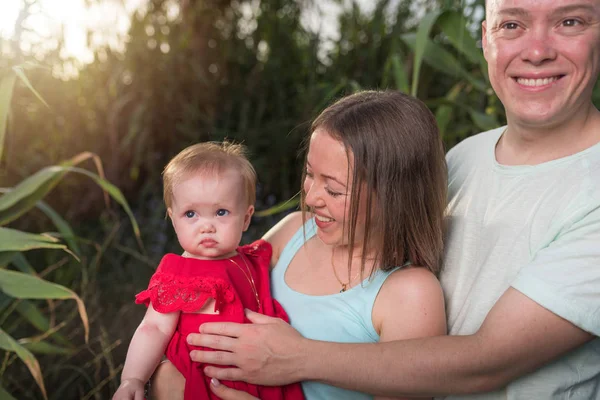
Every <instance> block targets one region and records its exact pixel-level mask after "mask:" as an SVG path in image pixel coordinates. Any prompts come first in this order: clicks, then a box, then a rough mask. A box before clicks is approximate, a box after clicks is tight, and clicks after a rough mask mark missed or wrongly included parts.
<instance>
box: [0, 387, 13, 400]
mask: <svg viewBox="0 0 600 400" xmlns="http://www.w3.org/2000/svg"><path fill="white" fill-rule="evenodd" d="M0 399H1V400H17V399H15V398H14V397H12V396H11V395H10V393H8V392H7V391H6V390H5V389H4V388H3V387H2V386H0Z"/></svg>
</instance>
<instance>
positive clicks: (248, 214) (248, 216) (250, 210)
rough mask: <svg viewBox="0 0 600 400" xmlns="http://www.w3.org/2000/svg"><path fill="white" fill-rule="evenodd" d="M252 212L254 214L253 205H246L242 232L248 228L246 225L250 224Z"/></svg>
mask: <svg viewBox="0 0 600 400" xmlns="http://www.w3.org/2000/svg"><path fill="white" fill-rule="evenodd" d="M252 214H254V206H248V211H246V215H244V232H246V230H248V226H250V220H251V219H252Z"/></svg>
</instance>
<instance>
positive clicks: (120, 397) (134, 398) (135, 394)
mask: <svg viewBox="0 0 600 400" xmlns="http://www.w3.org/2000/svg"><path fill="white" fill-rule="evenodd" d="M112 400H144V382H142V381H140V380H139V379H125V380H123V381H122V382H121V385H120V386H119V388H118V389H117V392H116V393H115V395H114V396H113V398H112Z"/></svg>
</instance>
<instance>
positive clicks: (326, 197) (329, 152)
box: [303, 128, 366, 246]
mask: <svg viewBox="0 0 600 400" xmlns="http://www.w3.org/2000/svg"><path fill="white" fill-rule="evenodd" d="M353 162H354V157H353V154H352V152H351V151H348V152H346V147H345V146H344V144H343V143H342V142H340V141H339V140H337V139H335V138H334V137H332V136H331V135H330V134H329V133H327V132H326V131H325V130H323V129H322V128H317V129H316V130H315V131H314V132H313V134H312V136H311V138H310V145H309V148H308V155H307V162H306V178H305V180H304V187H303V189H304V192H305V194H306V196H305V200H306V205H307V206H308V207H309V208H310V210H311V212H313V213H314V214H315V221H316V224H317V228H318V229H317V236H318V237H319V239H321V241H323V243H325V244H328V245H337V246H341V245H347V244H348V230H349V227H348V224H349V215H350V198H351V193H352V168H353ZM365 192H366V191H365V190H364V189H363V190H362V191H361V196H360V202H359V213H358V221H357V226H356V232H355V235H356V236H355V243H354V245H355V246H357V245H358V244H359V243H361V242H362V237H363V232H364V220H365V197H366V193H365Z"/></svg>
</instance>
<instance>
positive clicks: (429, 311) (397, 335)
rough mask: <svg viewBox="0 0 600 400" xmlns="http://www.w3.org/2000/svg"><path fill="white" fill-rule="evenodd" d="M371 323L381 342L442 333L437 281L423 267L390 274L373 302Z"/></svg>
mask: <svg viewBox="0 0 600 400" xmlns="http://www.w3.org/2000/svg"><path fill="white" fill-rule="evenodd" d="M399 321H402V322H401V323H399ZM373 323H374V325H375V326H376V330H378V332H379V333H380V335H381V336H382V341H388V340H394V339H408V338H411V337H421V336H433V335H442V334H444V333H445V332H446V315H445V306H444V295H443V292H442V287H441V285H440V282H439V280H438V279H437V278H436V276H435V275H434V274H433V273H432V272H430V271H429V270H427V269H426V268H422V267H409V268H402V269H399V270H397V271H395V272H393V273H392V274H391V275H390V276H389V277H388V278H387V279H386V281H385V283H384V284H383V286H382V287H381V290H380V292H379V295H378V296H377V299H376V301H375V305H374V307H373Z"/></svg>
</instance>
